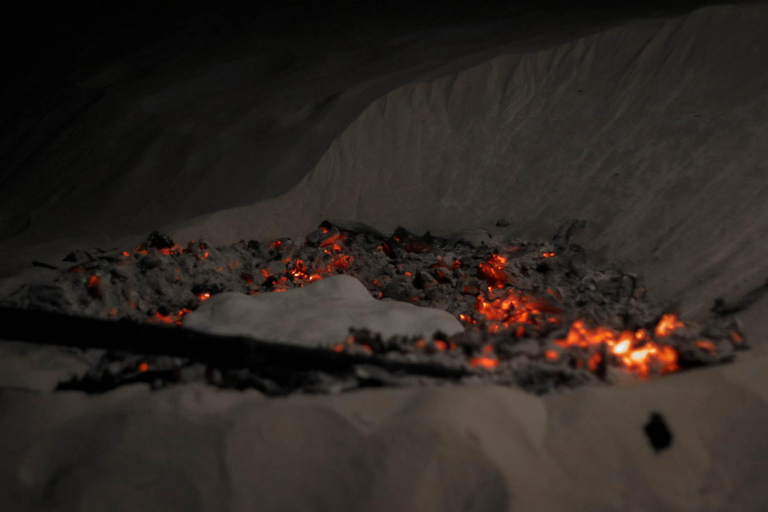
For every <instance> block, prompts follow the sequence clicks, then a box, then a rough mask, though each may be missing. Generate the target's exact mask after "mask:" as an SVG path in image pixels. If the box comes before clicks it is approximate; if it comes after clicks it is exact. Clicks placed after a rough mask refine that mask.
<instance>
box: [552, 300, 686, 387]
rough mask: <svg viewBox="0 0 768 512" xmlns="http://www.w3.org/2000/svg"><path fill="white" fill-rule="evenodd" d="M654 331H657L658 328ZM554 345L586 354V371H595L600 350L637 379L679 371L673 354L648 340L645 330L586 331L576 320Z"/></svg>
mask: <svg viewBox="0 0 768 512" xmlns="http://www.w3.org/2000/svg"><path fill="white" fill-rule="evenodd" d="M665 316H667V315H665ZM656 330H657V332H658V326H657V328H656ZM555 343H556V344H557V345H559V346H561V347H563V348H565V349H570V348H580V349H582V350H585V351H587V352H589V353H590V359H589V367H590V369H593V367H594V368H597V365H598V364H599V363H600V361H601V360H598V359H595V355H599V354H600V353H601V351H602V350H605V351H606V352H607V353H608V354H609V355H611V356H613V357H612V362H614V363H616V364H618V365H619V366H623V367H625V368H626V369H627V370H629V371H631V372H634V373H636V374H637V375H639V376H641V377H647V376H648V375H649V373H651V371H653V372H654V373H669V372H673V371H676V370H678V369H679V366H678V354H677V351H675V349H674V348H672V347H671V346H667V345H661V344H659V343H658V342H656V341H654V340H652V339H650V336H649V335H648V331H646V330H645V329H639V330H637V331H635V332H631V331H623V332H616V331H614V330H612V329H609V328H607V327H602V326H596V327H592V328H589V327H587V326H586V325H585V323H584V322H583V321H581V320H578V321H576V322H574V323H573V324H572V325H571V328H570V330H569V331H568V335H567V336H566V338H564V339H559V340H555ZM601 357H602V356H601ZM593 371H594V369H593Z"/></svg>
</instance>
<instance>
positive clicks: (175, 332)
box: [0, 308, 475, 379]
mask: <svg viewBox="0 0 768 512" xmlns="http://www.w3.org/2000/svg"><path fill="white" fill-rule="evenodd" d="M0 339H4V340H12V341H26V342H29V343H36V344H42V345H57V346H68V347H77V348H83V349H85V348H100V349H106V350H110V351H124V352H132V353H135V354H146V355H167V356H176V357H185V358H189V359H192V360H195V361H198V362H200V363H204V364H208V365H210V366H213V367H217V368H249V369H252V370H255V371H258V370H260V369H264V368H274V367H276V366H279V367H283V368H292V369H295V370H297V371H313V370H314V371H324V372H328V373H348V372H350V371H353V370H354V367H355V366H356V365H360V364H362V365H368V366H377V367H380V368H384V369H386V370H389V371H391V372H395V373H403V374H407V375H421V376H425V377H435V378H442V379H460V378H462V377H465V376H468V375H473V374H474V373H475V372H473V371H472V370H471V369H468V368H461V367H451V366H446V365H442V364H439V363H428V362H405V361H397V360H393V359H389V358H386V357H382V356H378V355H375V354H374V355H359V354H350V353H346V352H335V351H333V350H331V349H330V348H327V347H305V346H301V345H292V344H286V343H276V342H271V341H263V340H257V339H254V338H250V337H246V336H222V335H215V334H208V333H202V332H197V331H192V330H189V329H183V328H180V327H175V326H165V325H149V324H137V323H134V322H131V321H127V320H104V319H97V318H86V317H78V316H69V315H64V314H61V313H53V312H48V311H37V310H32V309H17V308H0Z"/></svg>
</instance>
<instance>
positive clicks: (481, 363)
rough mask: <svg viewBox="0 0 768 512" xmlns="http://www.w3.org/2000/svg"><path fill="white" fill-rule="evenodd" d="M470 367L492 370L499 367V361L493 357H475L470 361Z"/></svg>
mask: <svg viewBox="0 0 768 512" xmlns="http://www.w3.org/2000/svg"><path fill="white" fill-rule="evenodd" d="M469 365H470V366H471V367H473V368H478V367H480V368H486V369H488V370H492V369H494V368H496V367H497V366H498V365H499V361H498V360H497V359H493V358H491V357H473V358H471V359H470V360H469Z"/></svg>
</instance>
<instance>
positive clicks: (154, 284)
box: [2, 221, 746, 395]
mask: <svg viewBox="0 0 768 512" xmlns="http://www.w3.org/2000/svg"><path fill="white" fill-rule="evenodd" d="M581 227H583V223H582V222H579V221H573V222H570V223H567V224H565V225H564V226H563V227H561V228H560V229H559V230H558V232H557V234H556V235H555V236H554V238H553V239H552V240H551V241H548V242H530V241H523V240H511V241H510V240H506V241H500V240H493V239H491V238H490V237H483V239H482V240H471V239H468V237H454V238H451V239H447V238H440V237H435V236H432V235H430V234H429V233H426V234H425V235H417V234H414V233H411V232H409V231H407V230H406V229H404V228H398V229H396V230H395V232H394V233H393V234H392V235H389V236H388V235H383V234H382V233H380V232H378V231H376V230H375V229H373V228H371V227H369V226H365V225H362V224H359V223H344V222H340V223H331V222H327V221H326V222H324V223H323V224H321V226H320V227H319V228H318V229H317V230H316V231H313V232H312V233H309V234H308V235H307V236H306V238H305V239H304V240H299V241H296V240H291V239H280V240H274V241H271V242H268V243H265V242H257V241H254V240H251V241H248V242H246V241H242V240H241V241H240V242H238V243H236V244H233V245H229V246H223V247H217V248H213V247H210V246H209V245H208V244H207V243H206V242H205V241H203V240H195V241H192V242H189V243H188V244H187V245H186V247H182V246H179V245H177V244H175V243H174V242H173V241H172V240H171V239H170V238H169V237H167V236H165V235H161V234H159V233H157V232H155V233H152V234H151V235H150V236H149V237H148V238H147V239H146V240H145V241H144V242H143V243H141V244H140V245H138V246H137V247H136V248H135V249H133V250H122V249H121V250H114V251H104V250H98V249H96V250H89V251H83V250H78V251H75V252H73V253H71V254H70V255H68V256H67V258H66V259H65V261H66V262H67V263H68V264H69V266H68V268H66V269H62V270H59V271H57V273H56V275H55V277H54V278H53V279H52V280H51V281H50V282H49V283H47V284H44V285H40V284H35V285H26V286H24V287H22V288H21V289H20V290H18V291H17V292H16V293H15V294H13V295H11V296H10V297H8V298H6V299H5V300H4V301H3V304H2V305H3V306H6V307H17V308H29V309H38V310H45V311H53V312H59V313H65V314H69V315H77V316H88V317H97V318H112V319H128V320H131V321H134V322H141V323H157V324H168V325H169V328H177V327H178V326H180V325H181V324H182V323H183V321H184V316H185V315H186V314H188V313H189V312H191V311H193V310H195V309H196V308H197V307H198V306H199V305H200V304H201V303H202V302H203V301H205V300H207V299H208V298H210V297H211V296H213V295H216V294H218V293H222V292H240V293H244V294H248V295H255V294H259V293H277V292H281V291H285V290H289V289H292V288H296V287H303V286H305V285H307V284H309V283H312V282H313V281H317V280H320V279H323V278H324V277H328V276H331V275H335V274H348V275H350V276H353V277H355V278H357V279H359V280H360V281H361V282H362V283H363V284H364V285H365V286H366V288H367V289H368V291H369V292H370V294H371V295H372V296H373V297H374V298H377V299H383V300H387V299H388V300H396V301H405V302H409V303H413V304H416V305H418V306H429V307H436V308H440V309H443V310H445V311H448V312H449V313H451V314H453V315H455V316H456V317H457V318H458V319H459V320H460V321H461V322H463V324H464V325H465V331H464V332H463V333H460V334H457V335H454V336H450V337H449V336H446V335H444V334H442V333H435V334H434V336H433V337H432V338H431V339H425V338H419V337H397V336H396V337H392V338H389V339H382V338H381V336H379V335H377V334H376V333H370V332H368V331H365V330H362V331H351V332H350V335H349V337H348V338H347V339H345V340H338V342H337V343H335V344H333V345H330V346H329V347H324V348H322V350H329V351H334V352H337V353H340V354H349V355H351V356H355V357H356V358H357V359H355V361H356V363H355V364H353V365H350V366H349V367H348V368H346V369H345V370H343V371H328V370H327V369H319V370H314V369H312V368H305V367H302V368H299V369H297V368H291V367H290V366H285V365H284V364H283V365H269V364H262V365H260V366H258V367H253V366H251V367H249V368H229V367H228V368H213V367H210V366H207V365H205V364H202V363H200V362H196V361H193V360H190V359H185V358H179V357H171V356H167V357H166V356H156V355H155V356H146V355H142V354H129V353H118V352H107V353H106V354H104V356H103V357H102V358H101V360H100V361H99V362H98V363H97V364H94V365H93V366H92V367H91V369H90V370H89V371H88V372H87V373H86V374H85V375H84V376H82V377H79V378H75V379H73V380H72V381H70V382H65V383H62V384H61V385H60V388H62V389H82V390H85V391H90V392H99V391H105V390H108V389H113V388H115V387H117V386H120V385H124V384H129V383H132V382H137V381H141V382H147V383H149V384H151V385H152V386H153V387H164V386H167V385H170V384H173V383H178V382H192V381H205V382H208V383H210V384H212V385H217V386H221V387H231V388H238V389H243V388H256V389H259V390H261V391H263V392H265V393H267V394H270V395H284V394H288V393H292V392H305V393H334V392H340V391H346V390H350V389H357V388H360V387H367V386H403V385H415V384H423V383H441V382H462V383H472V382H492V383H498V384H504V385H510V386H517V387H521V388H523V389H525V390H528V391H531V392H535V393H545V392H549V391H553V390H559V389H564V388H571V387H574V386H578V385H582V384H600V383H616V382H621V381H626V380H637V379H644V378H649V377H652V376H655V375H660V374H666V373H671V372H675V371H678V370H681V369H685V368H690V367H695V366H701V365H707V364H716V363H722V362H725V361H729V360H731V359H732V358H733V356H734V351H736V350H739V349H743V348H746V342H745V340H744V337H743V334H742V332H741V329H740V326H739V324H738V322H737V321H735V320H733V319H728V318H719V317H713V318H710V319H707V320H705V321H703V322H700V323H695V322H687V321H686V322H683V321H682V320H681V319H679V318H678V317H677V315H676V314H675V313H674V312H672V311H667V310H665V309H664V308H662V307H661V306H659V305H658V304H655V303H654V302H652V301H651V300H650V299H649V297H648V296H647V293H646V289H645V288H644V286H643V283H642V279H641V278H640V277H639V276H637V275H634V274H631V273H626V272H623V271H620V270H616V269H610V270H605V269H602V270H601V269H593V268H591V267H590V266H589V265H588V262H587V256H586V251H585V249H584V248H583V247H582V246H581V245H579V244H577V243H574V242H573V241H572V239H573V237H574V235H575V234H576V233H577V232H578V230H579V229H580V228H581ZM286 341H287V342H290V340H286ZM359 356H367V357H368V358H369V360H370V364H366V363H365V362H362V363H361V362H360V361H361V359H360V358H359ZM362 361H365V360H364V359H363V360H362ZM383 362H386V363H387V364H382V363H383ZM392 362H403V363H404V366H402V367H393V366H392V365H391V364H389V363H392ZM405 363H416V364H420V365H421V366H420V367H427V368H443V369H445V370H446V371H445V372H441V371H435V372H426V373H424V372H411V371H409V370H408V368H409V367H408V365H407V364H405Z"/></svg>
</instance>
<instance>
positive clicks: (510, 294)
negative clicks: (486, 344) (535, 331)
mask: <svg viewBox="0 0 768 512" xmlns="http://www.w3.org/2000/svg"><path fill="white" fill-rule="evenodd" d="M475 310H476V311H477V312H478V313H480V315H482V316H483V317H484V318H485V320H486V321H487V322H498V323H499V324H500V326H501V327H503V328H505V329H509V328H511V327H512V326H513V325H516V324H530V325H533V326H536V325H544V324H557V323H559V322H560V310H559V309H558V308H557V307H554V306H552V305H550V304H548V303H547V302H545V301H543V300H540V299H537V298H534V297H531V296H528V295H525V294H523V293H522V292H519V291H517V290H515V289H514V288H508V289H506V290H505V291H504V293H503V294H502V295H501V296H500V297H496V296H495V295H494V294H493V292H492V291H491V290H489V292H488V294H487V295H485V294H480V295H478V297H477V301H476V303H475ZM494 325H496V326H495V327H494ZM500 326H499V325H497V324H493V323H491V324H489V325H488V329H489V331H491V332H494V331H498V330H499V328H500ZM517 327H522V326H520V325H518V326H517Z"/></svg>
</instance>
